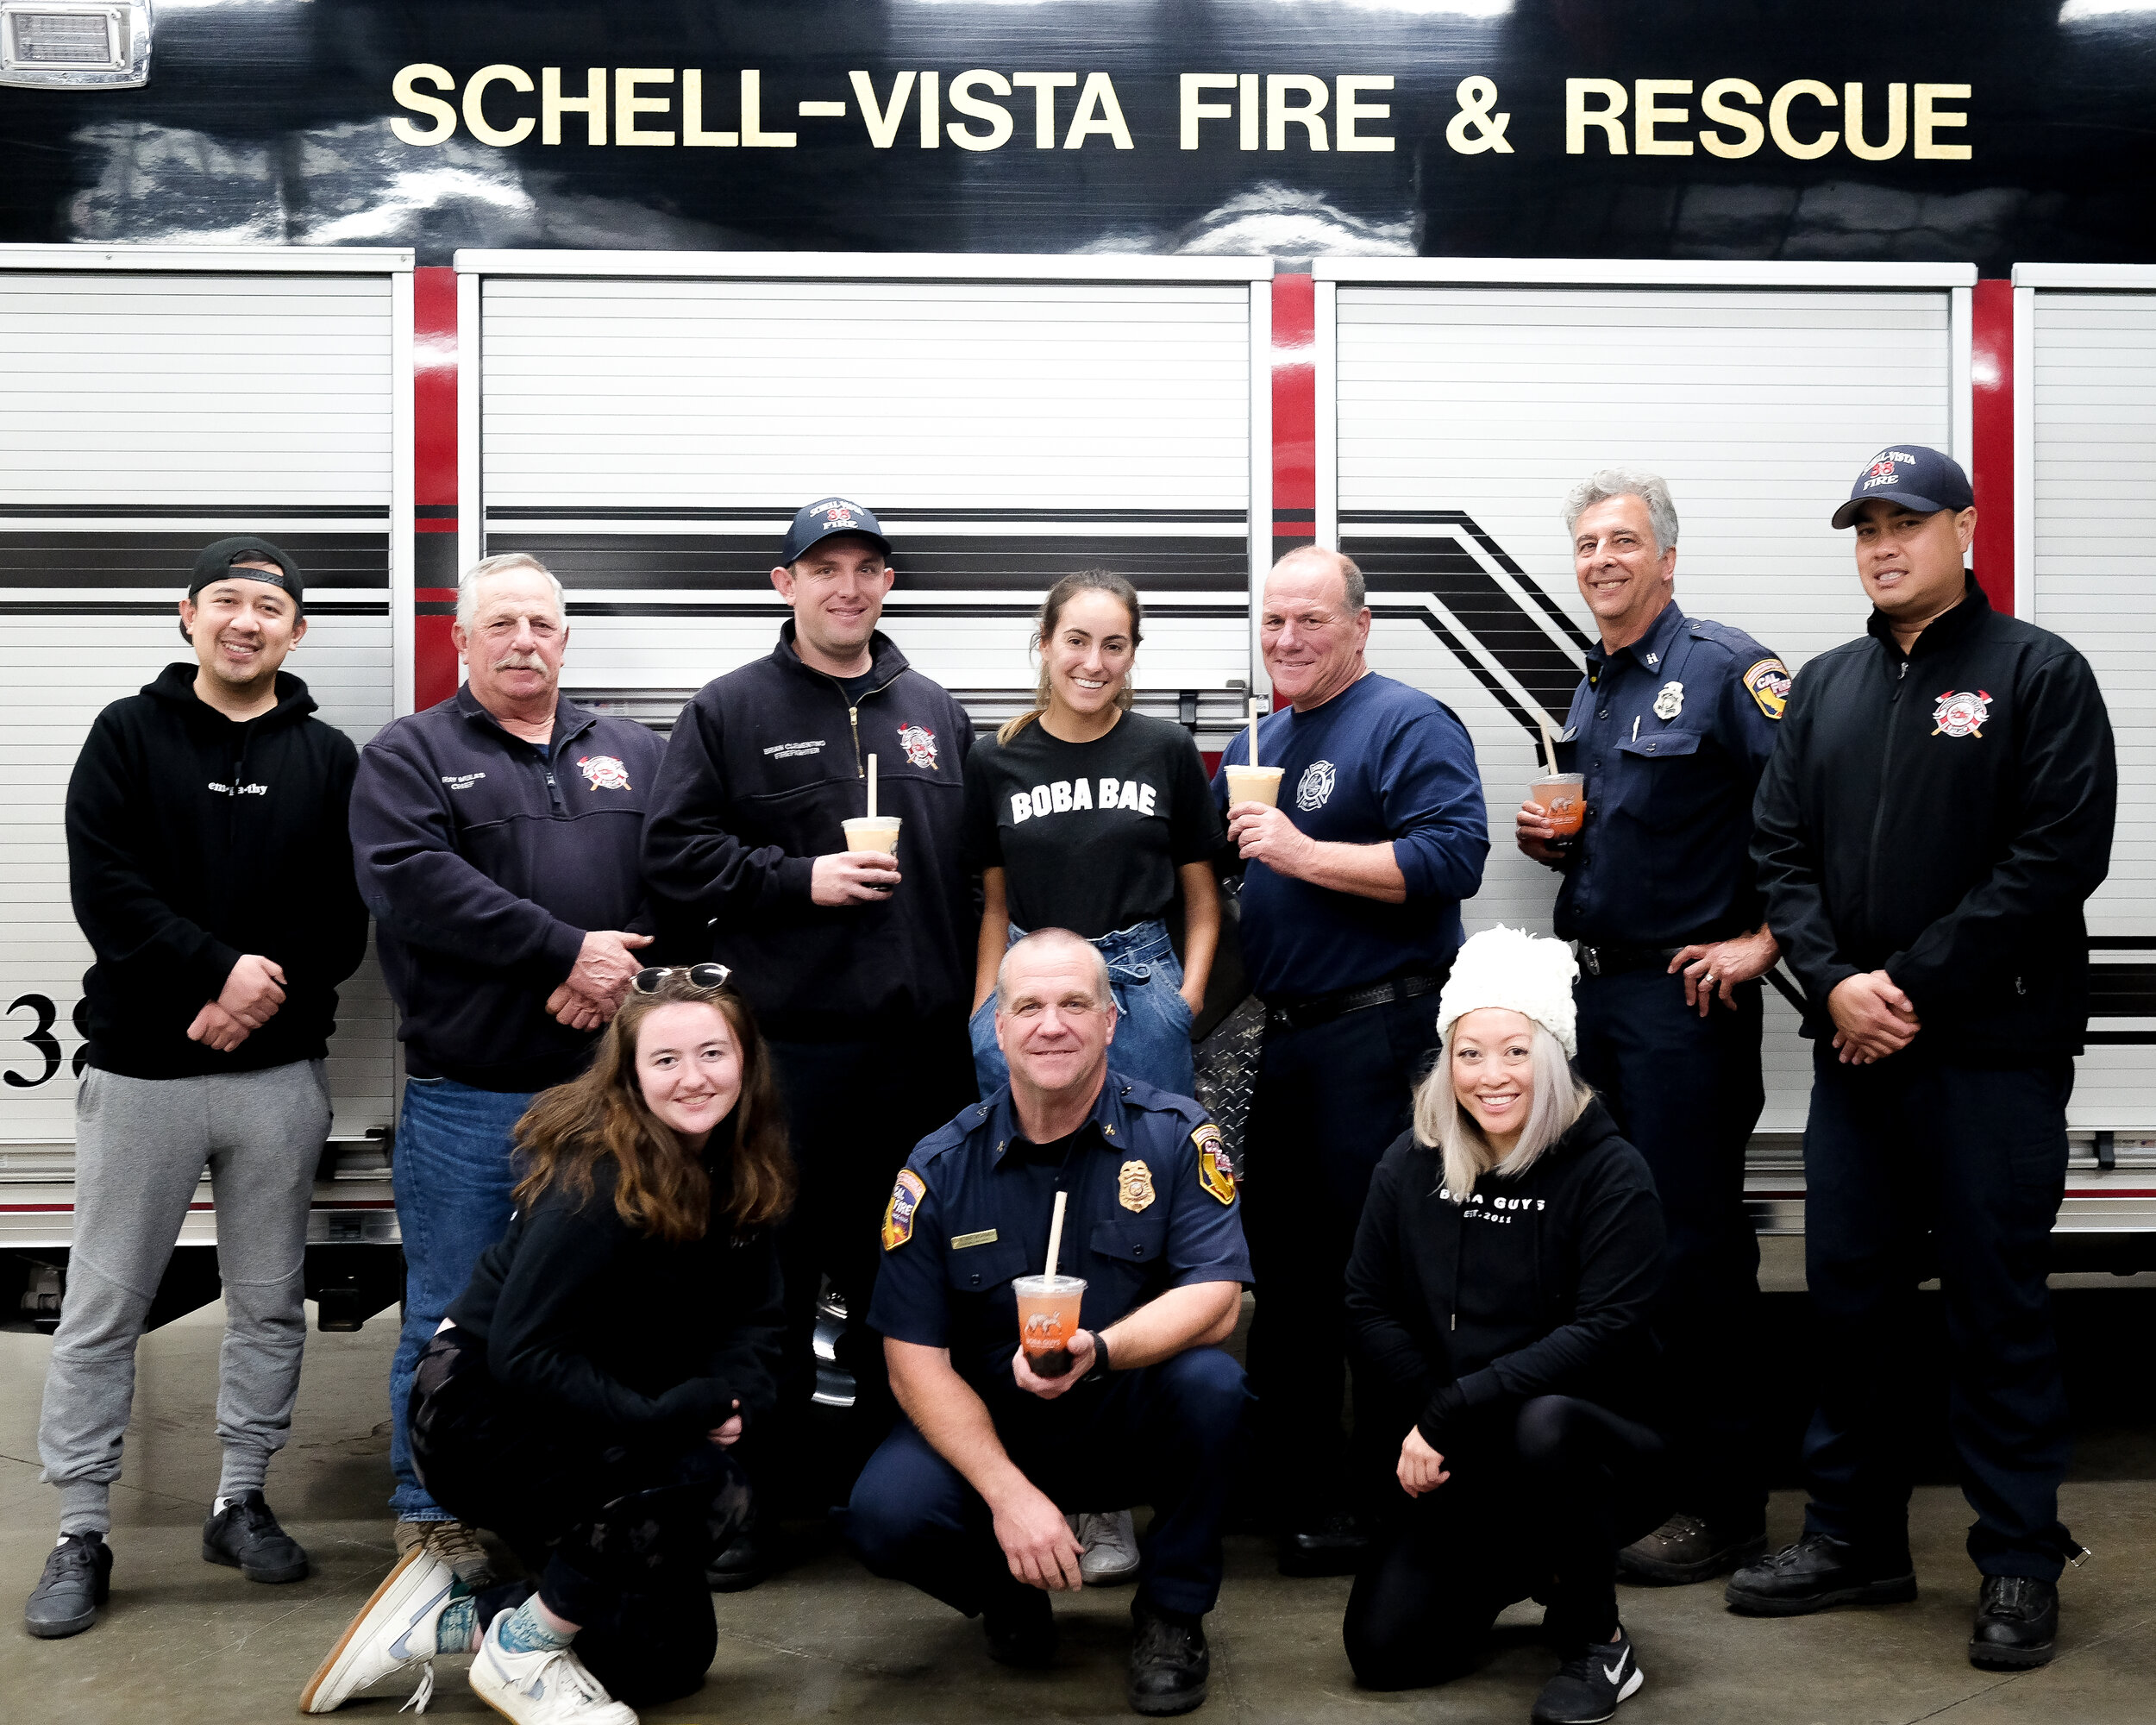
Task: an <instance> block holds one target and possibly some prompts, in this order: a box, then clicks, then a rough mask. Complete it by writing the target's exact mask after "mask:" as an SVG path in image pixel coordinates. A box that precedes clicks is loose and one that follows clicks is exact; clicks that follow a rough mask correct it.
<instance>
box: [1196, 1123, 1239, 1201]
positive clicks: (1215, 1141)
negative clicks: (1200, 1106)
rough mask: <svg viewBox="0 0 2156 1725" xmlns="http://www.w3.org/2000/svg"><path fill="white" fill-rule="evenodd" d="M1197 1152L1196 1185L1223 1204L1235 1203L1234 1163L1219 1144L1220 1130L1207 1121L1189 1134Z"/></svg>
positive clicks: (1225, 1149) (1224, 1147) (1225, 1148)
mask: <svg viewBox="0 0 2156 1725" xmlns="http://www.w3.org/2000/svg"><path fill="white" fill-rule="evenodd" d="M1190 1142H1191V1143H1192V1144H1193V1145H1195V1146H1196V1147H1197V1151H1198V1184H1199V1186H1200V1189H1203V1190H1205V1191H1207V1192H1210V1193H1211V1194H1212V1195H1213V1196H1214V1197H1216V1198H1218V1199H1219V1201H1221V1202H1222V1203H1224V1204H1232V1203H1233V1202H1234V1201H1235V1162H1234V1159H1233V1158H1232V1157H1230V1156H1229V1154H1228V1152H1227V1147H1226V1146H1225V1145H1223V1144H1222V1143H1221V1142H1220V1128H1219V1127H1218V1126H1214V1125H1213V1122H1212V1121H1210V1120H1207V1121H1206V1123H1205V1125H1203V1126H1200V1127H1199V1128H1198V1130H1197V1131H1195V1132H1193V1133H1191V1135H1190Z"/></svg>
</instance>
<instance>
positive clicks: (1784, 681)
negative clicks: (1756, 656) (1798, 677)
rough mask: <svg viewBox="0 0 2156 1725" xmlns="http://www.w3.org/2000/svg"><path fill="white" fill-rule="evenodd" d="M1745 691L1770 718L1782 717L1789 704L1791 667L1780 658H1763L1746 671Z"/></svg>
mask: <svg viewBox="0 0 2156 1725" xmlns="http://www.w3.org/2000/svg"><path fill="white" fill-rule="evenodd" d="M1745 693H1746V694H1748V695H1750V696H1751V697H1752V699H1753V700H1754V701H1756V702H1757V703H1758V707H1759V711H1760V712H1764V714H1766V716H1767V717H1768V718H1781V717H1782V709H1783V707H1785V706H1788V705H1789V667H1788V666H1787V665H1785V664H1783V662H1781V661H1780V660H1779V659H1762V660H1761V661H1760V662H1758V664H1756V665H1754V666H1753V667H1752V668H1751V669H1750V670H1749V671H1746V672H1745Z"/></svg>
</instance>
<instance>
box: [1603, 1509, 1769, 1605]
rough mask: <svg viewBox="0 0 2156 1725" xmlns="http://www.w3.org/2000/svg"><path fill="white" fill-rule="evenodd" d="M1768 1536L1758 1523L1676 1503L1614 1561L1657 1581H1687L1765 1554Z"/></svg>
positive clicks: (1683, 1583)
mask: <svg viewBox="0 0 2156 1725" xmlns="http://www.w3.org/2000/svg"><path fill="white" fill-rule="evenodd" d="M1766 1549H1767V1536H1766V1534H1765V1532H1764V1530H1763V1529H1761V1528H1760V1527H1757V1526H1753V1527H1737V1526H1735V1525H1734V1524H1733V1523H1731V1522H1728V1521H1709V1520H1708V1518H1707V1517H1706V1516H1704V1515H1691V1514H1689V1513H1688V1512H1687V1511H1685V1510H1683V1509H1680V1510H1678V1511H1677V1514H1675V1515H1672V1516H1670V1519H1669V1520H1668V1521H1664V1523H1663V1524H1662V1525H1661V1526H1660V1527H1657V1528H1656V1529H1655V1530H1654V1531H1653V1532H1652V1533H1651V1534H1646V1535H1645V1536H1644V1537H1642V1538H1640V1539H1637V1540H1633V1542H1632V1543H1631V1544H1630V1545H1628V1546H1626V1547H1625V1548H1624V1550H1622V1551H1621V1552H1620V1553H1617V1567H1618V1568H1619V1569H1620V1570H1621V1571H1624V1572H1625V1574H1626V1575H1628V1576H1630V1577H1632V1578H1633V1580H1635V1581H1644V1582H1646V1583H1648V1584H1651V1585H1652V1586H1656V1587H1685V1586H1689V1585H1690V1584H1692V1583H1693V1582H1695V1581H1705V1580H1706V1579H1707V1578H1708V1577H1710V1576H1716V1575H1720V1574H1722V1573H1723V1572H1724V1571H1728V1570H1733V1569H1736V1568H1738V1567H1739V1565H1744V1564H1748V1563H1750V1562H1751V1561H1752V1559H1754V1558H1758V1557H1764V1555H1765V1554H1766Z"/></svg>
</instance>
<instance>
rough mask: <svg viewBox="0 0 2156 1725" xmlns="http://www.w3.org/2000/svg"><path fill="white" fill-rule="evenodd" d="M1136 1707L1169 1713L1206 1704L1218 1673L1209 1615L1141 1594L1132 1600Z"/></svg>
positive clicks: (1132, 1694)
mask: <svg viewBox="0 0 2156 1725" xmlns="http://www.w3.org/2000/svg"><path fill="white" fill-rule="evenodd" d="M1131 1628H1132V1633H1131V1685H1130V1690H1129V1694H1130V1697H1131V1710H1132V1711H1134V1712H1138V1713H1145V1714H1151V1715H1155V1716H1165V1715H1168V1714H1173V1713H1188V1712H1189V1711H1190V1710H1191V1709H1193V1708H1194V1707H1202V1706H1204V1705H1205V1701H1206V1679H1207V1678H1209V1677H1211V1676H1212V1674H1213V1653H1212V1652H1211V1650H1210V1649H1208V1648H1207V1647H1206V1625H1205V1620H1204V1619H1203V1618H1202V1617H1187V1616H1185V1615H1183V1614H1182V1613H1181V1612H1176V1613H1175V1614H1173V1615H1170V1614H1169V1613H1168V1612H1165V1611H1163V1610H1162V1609H1160V1608H1159V1607H1158V1606H1156V1605H1153V1604H1150V1603H1147V1601H1146V1600H1145V1598H1144V1596H1143V1595H1141V1596H1139V1597H1138V1599H1136V1600H1134V1601H1133V1602H1132V1603H1131Z"/></svg>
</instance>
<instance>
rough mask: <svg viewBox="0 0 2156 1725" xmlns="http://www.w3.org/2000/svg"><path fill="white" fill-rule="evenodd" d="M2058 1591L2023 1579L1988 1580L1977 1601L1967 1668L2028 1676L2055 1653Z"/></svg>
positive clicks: (2000, 1577)
mask: <svg viewBox="0 0 2156 1725" xmlns="http://www.w3.org/2000/svg"><path fill="white" fill-rule="evenodd" d="M2058 1641H2059V1590H2058V1588H2056V1587H2055V1586H2053V1584H2051V1583H2050V1582H2048V1581H2038V1580H2036V1579H2035V1578H2033V1577H2030V1576H2026V1575H1987V1576H1986V1577H1984V1586H1983V1589H1982V1590H1980V1591H1979V1592H1978V1593H1977V1624H1976V1628H1975V1629H1974V1630H1973V1631H1972V1632H1971V1634H1970V1636H1969V1663H1970V1664H1971V1665H1977V1666H1980V1667H1982V1668H1983V1669H1984V1670H1985V1671H2027V1670H2028V1669H2029V1668H2030V1667H2031V1666H2034V1665H2049V1664H2050V1663H2051V1659H2052V1655H2053V1653H2057V1652H2058V1651H2059V1648H2058Z"/></svg>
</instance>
